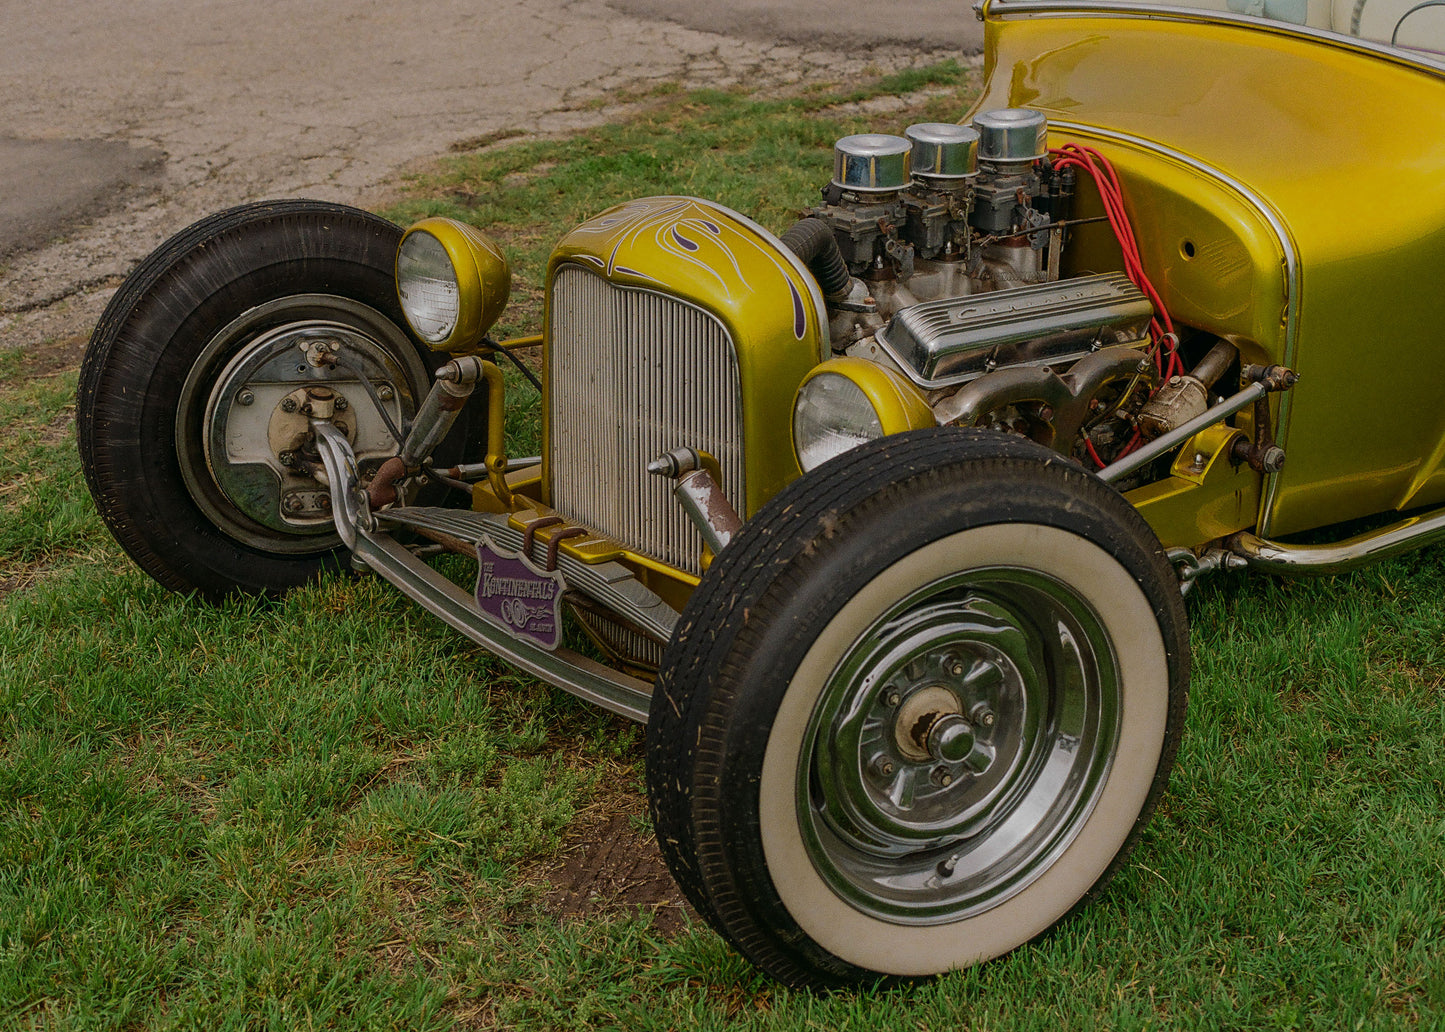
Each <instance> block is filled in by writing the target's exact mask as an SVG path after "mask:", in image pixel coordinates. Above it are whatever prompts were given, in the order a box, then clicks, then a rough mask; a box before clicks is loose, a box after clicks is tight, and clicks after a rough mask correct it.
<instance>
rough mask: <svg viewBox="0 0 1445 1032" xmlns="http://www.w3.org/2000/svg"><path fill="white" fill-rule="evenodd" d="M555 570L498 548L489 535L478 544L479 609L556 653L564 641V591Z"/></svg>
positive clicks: (513, 632)
mask: <svg viewBox="0 0 1445 1032" xmlns="http://www.w3.org/2000/svg"><path fill="white" fill-rule="evenodd" d="M565 590H566V584H565V583H563V581H562V575H561V574H560V573H557V572H556V571H555V570H553V571H550V572H549V571H547V570H543V569H539V568H538V567H537V566H536V565H534V564H533V562H532V560H530V559H528V558H527V557H526V556H524V555H522V554H521V553H519V552H509V551H507V550H506V549H504V548H499V547H497V545H496V543H495V542H493V541H492V540H491V539H490V538H488V537H487V536H486V535H483V536H482V540H481V542H480V543H479V544H478V545H477V608H478V609H480V610H481V613H482V616H484V617H486V619H487V620H488V621H489V622H490V623H493V624H495V625H496V626H498V627H500V628H501V629H502V630H504V631H506V632H507V633H508V634H510V635H511V636H512V637H514V638H521V639H523V640H525V641H530V642H533V643H535V644H537V645H540V646H542V648H544V649H547V650H549V651H550V650H552V649H555V648H556V647H557V643H558V642H559V641H561V638H562V592H563V591H565Z"/></svg>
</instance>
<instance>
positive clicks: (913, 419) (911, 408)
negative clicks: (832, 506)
mask: <svg viewBox="0 0 1445 1032" xmlns="http://www.w3.org/2000/svg"><path fill="white" fill-rule="evenodd" d="M824 373H831V374H833V375H834V376H841V377H843V378H844V379H845V380H848V381H850V382H851V383H852V384H853V385H854V386H856V387H857V388H858V389H859V390H860V391H862V392H863V396H864V397H865V398H867V399H868V404H870V405H872V406H873V413H874V414H875V415H876V416H877V417H878V423H879V425H881V426H882V427H883V433H884V435H885V436H886V435H888V434H898V433H902V432H903V431H904V430H922V429H923V428H924V427H930V426H937V425H938V420H937V419H935V418H934V417H933V410H932V409H931V408H929V407H928V402H927V401H926V400H925V399H924V397H923V395H922V394H921V393H919V390H918V388H917V387H915V386H913V384H911V383H909V382H908V381H907V380H905V379H904V378H903V377H902V376H899V375H898V374H897V373H895V372H893V371H892V370H890V369H887V368H885V367H884V366H881V365H879V364H878V363H876V362H869V361H868V360H867V359H865V358H830V359H828V361H826V362H823V363H821V364H820V365H817V366H814V367H813V370H812V372H810V373H808V375H807V376H805V377H803V383H800V384H798V390H799V391H800V392H801V391H802V389H803V384H806V383H807V382H808V381H809V380H811V379H812V378H813V377H815V376H821V375H823V374H824ZM793 407H794V408H795V409H796V408H797V398H796V396H794V400H793ZM797 451H798V442H797V441H796V440H794V441H793V453H794V454H795V455H796V454H797Z"/></svg>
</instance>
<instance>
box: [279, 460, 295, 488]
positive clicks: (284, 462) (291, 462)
mask: <svg viewBox="0 0 1445 1032" xmlns="http://www.w3.org/2000/svg"><path fill="white" fill-rule="evenodd" d="M281 465H283V466H294V465H296V453H295V452H289V451H283V452H282V453H281ZM286 497H287V498H290V497H291V496H290V495H287V496H286Z"/></svg>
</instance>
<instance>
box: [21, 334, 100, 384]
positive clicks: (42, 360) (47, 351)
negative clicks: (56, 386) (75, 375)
mask: <svg viewBox="0 0 1445 1032" xmlns="http://www.w3.org/2000/svg"><path fill="white" fill-rule="evenodd" d="M89 339H90V338H89V337H87V336H86V335H85V334H74V335H72V336H67V337H61V338H59V339H56V340H47V341H44V342H43V343H40V344H35V345H32V346H30V347H27V348H26V349H25V356H24V358H23V359H22V360H21V362H20V364H19V365H20V368H19V373H20V376H21V378H23V379H26V380H36V379H39V378H41V377H44V376H58V375H59V374H61V373H66V372H69V371H70V370H72V369H79V368H80V359H81V356H83V355H84V354H85V345H86V343H87V341H88V340H89Z"/></svg>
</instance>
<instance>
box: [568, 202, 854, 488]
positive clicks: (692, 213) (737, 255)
mask: <svg viewBox="0 0 1445 1032" xmlns="http://www.w3.org/2000/svg"><path fill="white" fill-rule="evenodd" d="M568 264H571V265H578V266H580V267H582V268H585V269H587V270H588V271H589V272H592V273H593V274H595V275H598V276H602V277H604V278H605V279H607V280H609V281H611V282H613V283H615V284H618V285H620V286H626V287H634V288H640V289H643V290H656V291H661V292H664V293H666V294H667V295H669V296H671V297H676V298H679V299H681V300H683V301H687V302H689V303H691V304H694V305H697V306H698V307H699V308H701V309H703V310H704V311H706V312H708V313H710V314H711V315H713V316H715V317H716V318H717V319H718V320H719V321H720V322H721V323H722V324H723V326H724V327H725V328H726V329H727V331H728V334H729V335H730V336H731V337H732V340H733V344H734V347H735V349H736V353H737V361H738V373H739V379H740V383H741V389H742V420H743V454H744V456H745V462H746V481H747V483H746V488H745V497H744V498H742V499H737V498H734V499H732V501H733V504H734V505H736V506H737V507H738V509H739V510H740V511H742V512H743V515H744V516H751V515H752V514H753V513H755V512H756V511H757V510H758V508H759V507H760V506H761V505H762V504H763V503H764V502H765V501H767V500H768V499H769V498H771V497H772V496H773V495H774V494H776V493H777V492H778V491H779V490H781V489H782V488H783V486H784V485H785V484H787V483H788V482H789V481H790V480H792V479H793V478H794V477H796V476H798V475H799V473H800V472H801V471H800V470H799V469H798V464H797V460H796V459H795V458H794V456H793V452H792V450H791V449H790V448H789V447H788V445H787V442H788V441H789V440H790V439H791V436H790V435H791V430H790V427H791V424H792V401H793V394H794V392H795V391H796V390H797V387H798V384H799V383H801V382H802V379H803V377H804V376H806V375H807V373H808V371H809V370H811V369H812V368H813V367H814V366H815V365H817V364H818V363H819V362H820V361H822V360H823V359H824V358H826V357H827V339H828V338H827V333H828V330H827V323H826V319H825V317H824V315H823V313H822V312H821V311H820V309H821V298H820V297H819V296H818V293H817V289H818V288H817V284H816V283H815V282H814V280H813V278H812V277H811V276H810V275H809V274H808V272H807V270H806V269H805V268H804V267H803V266H802V264H801V263H800V262H799V261H798V260H797V259H796V257H794V256H793V255H792V254H791V253H790V252H788V251H787V250H786V248H784V247H783V246H782V245H781V244H780V243H779V242H778V240H777V238H776V237H774V236H773V235H772V234H771V233H769V232H768V231H767V230H765V229H763V228H762V227H761V226H758V225H757V224H756V223H753V222H752V221H751V220H749V219H746V218H744V217H743V216H741V215H739V214H737V213H736V212H733V211H730V210H728V209H727V208H724V207H722V206H720V205H716V204H713V203H711V202H709V201H703V200H698V199H697V198H693V197H647V198H642V199H640V200H637V201H630V202H628V203H626V204H621V205H618V206H617V207H614V208H609V209H608V210H607V211H605V212H603V213H602V214H600V215H598V216H596V217H595V218H592V219H589V220H588V221H587V222H584V223H582V224H581V225H580V226H578V227H577V228H576V229H574V230H573V231H572V232H571V233H569V234H568V235H567V236H565V237H564V238H563V239H562V241H561V242H560V243H559V244H558V245H557V248H556V250H554V251H553V253H552V257H551V261H550V262H549V265H548V271H547V282H548V286H549V289H548V292H547V293H548V302H549V304H550V301H551V293H552V292H551V289H550V285H551V282H552V280H553V278H554V277H555V276H556V274H557V271H558V269H559V268H560V267H561V266H563V265H568ZM551 323H552V320H551V314H550V311H549V312H548V314H547V317H546V320H545V323H544V325H545V326H546V327H548V329H547V332H548V333H550V332H551V331H550V327H551ZM551 350H552V349H551V347H550V346H549V347H548V348H547V353H548V354H550V352H551ZM679 386H681V385H679ZM546 433H547V428H546V426H545V425H544V427H543V436H544V441H543V449H542V451H543V455H544V456H545V455H546V454H547V453H548V451H549V449H548V446H547V442H546V439H545V438H546ZM544 461H545V459H544ZM544 483H545V478H544Z"/></svg>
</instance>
